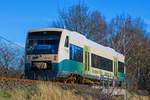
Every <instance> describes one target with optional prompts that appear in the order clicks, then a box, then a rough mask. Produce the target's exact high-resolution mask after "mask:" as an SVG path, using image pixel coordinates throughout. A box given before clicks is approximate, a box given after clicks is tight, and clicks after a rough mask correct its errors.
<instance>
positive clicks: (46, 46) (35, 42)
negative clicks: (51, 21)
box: [26, 31, 61, 54]
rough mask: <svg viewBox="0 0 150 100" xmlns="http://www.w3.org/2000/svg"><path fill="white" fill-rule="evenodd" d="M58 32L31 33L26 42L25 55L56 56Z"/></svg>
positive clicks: (59, 33) (59, 34)
mask: <svg viewBox="0 0 150 100" xmlns="http://www.w3.org/2000/svg"><path fill="white" fill-rule="evenodd" d="M60 36H61V32H60V31H44V32H31V33H29V37H28V40H27V47H26V52H27V54H57V53H58V45H59V41H60Z"/></svg>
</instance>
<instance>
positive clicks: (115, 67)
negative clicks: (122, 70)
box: [113, 57, 118, 79]
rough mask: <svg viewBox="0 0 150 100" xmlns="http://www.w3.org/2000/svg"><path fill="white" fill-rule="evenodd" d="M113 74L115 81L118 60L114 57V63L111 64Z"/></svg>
mask: <svg viewBox="0 0 150 100" xmlns="http://www.w3.org/2000/svg"><path fill="white" fill-rule="evenodd" d="M113 73H114V78H115V79H117V77H118V59H117V58H116V57H114V62H113Z"/></svg>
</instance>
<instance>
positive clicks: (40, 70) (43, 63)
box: [24, 29, 62, 80]
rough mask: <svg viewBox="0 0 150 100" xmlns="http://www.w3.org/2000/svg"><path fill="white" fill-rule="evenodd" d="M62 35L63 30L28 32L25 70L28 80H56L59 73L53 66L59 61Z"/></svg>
mask: <svg viewBox="0 0 150 100" xmlns="http://www.w3.org/2000/svg"><path fill="white" fill-rule="evenodd" d="M61 34H62V31H61V30H54V29H51V30H50V29H49V30H48V29H38V30H32V31H30V32H28V36H27V40H26V55H25V69H24V71H25V76H26V78H29V79H40V78H41V79H44V80H49V79H52V78H55V76H56V74H57V72H56V71H55V70H54V68H53V67H52V66H54V64H56V63H57V60H58V48H59V42H60V38H61Z"/></svg>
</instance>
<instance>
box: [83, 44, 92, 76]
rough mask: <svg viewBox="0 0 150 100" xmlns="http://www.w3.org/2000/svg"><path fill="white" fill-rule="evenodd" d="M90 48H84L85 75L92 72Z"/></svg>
mask: <svg viewBox="0 0 150 100" xmlns="http://www.w3.org/2000/svg"><path fill="white" fill-rule="evenodd" d="M90 58H91V57H90V48H89V47H88V46H85V47H84V71H85V74H90V72H91V62H90Z"/></svg>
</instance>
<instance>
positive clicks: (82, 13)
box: [52, 4, 107, 45]
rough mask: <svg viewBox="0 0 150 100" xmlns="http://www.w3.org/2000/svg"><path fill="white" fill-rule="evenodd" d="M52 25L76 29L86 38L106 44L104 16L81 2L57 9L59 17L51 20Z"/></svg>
mask: <svg viewBox="0 0 150 100" xmlns="http://www.w3.org/2000/svg"><path fill="white" fill-rule="evenodd" d="M52 26H54V27H57V28H64V27H65V28H66V29H68V30H71V31H76V32H79V33H81V34H83V35H84V36H86V37H87V38H88V39H91V40H93V41H95V42H97V43H100V44H103V45H106V44H107V42H106V38H107V36H106V35H107V23H106V21H105V17H104V16H102V15H101V13H100V12H98V11H93V12H92V13H91V12H90V11H89V8H88V7H87V6H85V5H82V4H77V5H74V6H72V7H70V8H68V9H67V10H66V9H63V10H61V11H59V18H58V19H57V20H56V21H54V22H53V25H52Z"/></svg>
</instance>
